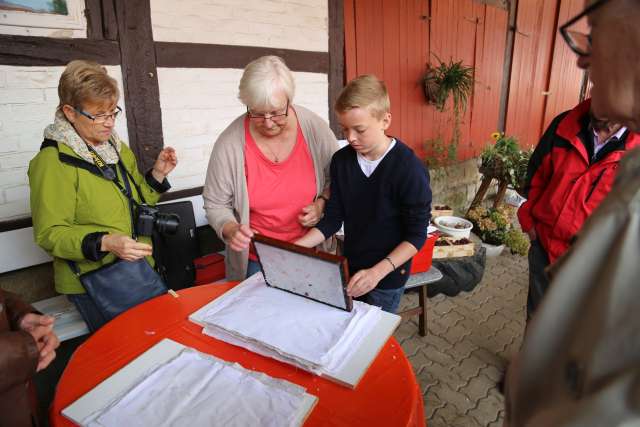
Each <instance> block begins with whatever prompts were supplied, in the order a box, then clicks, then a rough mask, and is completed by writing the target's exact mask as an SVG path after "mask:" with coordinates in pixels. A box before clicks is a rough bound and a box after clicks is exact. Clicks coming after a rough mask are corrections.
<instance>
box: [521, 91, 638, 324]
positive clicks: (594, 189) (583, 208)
mask: <svg viewBox="0 0 640 427" xmlns="http://www.w3.org/2000/svg"><path fill="white" fill-rule="evenodd" d="M590 106H591V100H590V99H587V100H586V101H584V102H582V103H580V104H579V105H577V106H576V107H574V108H573V109H572V110H569V111H566V112H564V113H562V114H560V115H559V116H557V117H556V118H555V119H554V120H553V121H552V122H551V124H550V125H549V127H548V129H547V131H546V132H545V133H544V135H543V136H542V138H541V139H540V143H539V144H538V145H537V146H536V149H535V151H534V152H533V155H532V156H531V159H530V160H529V168H528V171H527V181H526V183H525V188H524V190H525V197H527V201H526V202H525V203H523V204H522V206H520V209H519V210H518V219H519V221H520V225H521V227H522V230H523V231H525V232H526V233H528V234H529V238H530V239H531V248H530V249H529V293H528V295H527V319H530V318H531V316H532V315H533V313H534V311H535V310H536V308H537V307H538V305H539V304H540V302H541V301H542V298H543V297H544V294H545V292H546V290H547V288H548V287H549V280H548V278H547V275H546V273H545V269H546V268H547V267H548V266H549V264H553V263H554V262H555V261H556V260H557V259H558V258H559V257H560V256H561V255H562V254H563V253H564V252H565V251H566V250H567V249H568V248H569V245H570V244H571V240H572V239H573V236H575V234H576V233H577V232H578V231H579V230H580V229H581V228H582V225H583V224H584V222H585V221H586V219H587V218H588V217H589V215H591V213H592V212H593V210H594V209H595V208H597V207H598V205H599V204H600V203H601V202H602V200H603V199H604V198H605V196H606V195H607V194H608V193H609V191H611V187H612V186H613V181H614V179H615V176H616V172H617V170H618V165H619V162H620V159H621V158H622V157H623V156H624V155H625V154H626V153H627V151H629V150H631V149H632V148H635V147H638V146H640V136H639V135H638V134H637V133H633V132H629V131H628V130H627V128H626V127H625V126H623V125H621V124H619V123H616V122H613V121H610V120H606V119H599V118H597V117H596V116H595V115H594V114H593V112H591V111H590Z"/></svg>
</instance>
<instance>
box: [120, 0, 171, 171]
mask: <svg viewBox="0 0 640 427" xmlns="http://www.w3.org/2000/svg"><path fill="white" fill-rule="evenodd" d="M149 1H150V0H139V1H135V2H132V1H127V0H115V3H114V4H115V10H116V18H117V21H118V38H119V40H120V56H121V58H122V80H123V86H124V101H125V105H126V106H127V108H126V112H127V129H128V131H129V145H130V147H131V149H132V150H133V152H134V153H135V155H136V158H137V160H138V168H139V169H140V171H141V172H143V173H144V172H146V171H148V170H149V169H151V167H153V163H154V161H155V159H156V157H157V156H158V153H159V152H160V150H162V147H163V138H162V115H161V113H160V89H159V87H158V73H157V70H156V55H155V49H154V46H153V35H152V32H151V6H150V4H149Z"/></svg>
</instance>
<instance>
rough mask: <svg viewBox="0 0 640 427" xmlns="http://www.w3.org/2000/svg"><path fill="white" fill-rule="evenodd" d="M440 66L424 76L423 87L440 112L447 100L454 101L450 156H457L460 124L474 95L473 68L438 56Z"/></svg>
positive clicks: (432, 68)
mask: <svg viewBox="0 0 640 427" xmlns="http://www.w3.org/2000/svg"><path fill="white" fill-rule="evenodd" d="M436 60H437V61H438V64H437V65H436V66H435V67H431V66H430V65H429V64H427V71H425V73H424V75H423V76H422V87H423V89H424V94H425V97H426V99H427V102H430V103H432V104H433V105H434V106H435V107H436V109H437V110H438V111H440V112H444V111H445V107H446V104H447V100H448V99H449V98H451V99H452V101H453V120H454V123H453V136H452V138H451V143H450V144H449V150H450V151H453V154H451V153H450V156H451V155H453V156H454V157H455V156H457V149H458V142H459V141H460V122H461V120H462V114H463V113H464V111H466V109H467V102H468V101H469V98H470V97H471V94H472V93H473V82H474V78H473V72H474V70H473V67H469V66H466V65H463V64H462V61H458V62H453V60H452V59H450V60H449V63H445V62H443V61H441V60H440V58H438V57H437V56H436Z"/></svg>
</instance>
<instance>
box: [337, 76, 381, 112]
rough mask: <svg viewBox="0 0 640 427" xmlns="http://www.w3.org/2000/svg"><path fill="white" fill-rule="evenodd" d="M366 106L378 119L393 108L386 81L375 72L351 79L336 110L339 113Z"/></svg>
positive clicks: (341, 94)
mask: <svg viewBox="0 0 640 427" xmlns="http://www.w3.org/2000/svg"><path fill="white" fill-rule="evenodd" d="M354 108H364V109H366V110H368V111H369V113H370V114H371V115H372V116H373V117H375V118H376V119H378V120H382V118H383V117H384V115H385V114H386V113H388V112H389V111H390V110H391V101H389V93H388V92H387V87H386V86H385V84H384V82H383V81H382V80H380V79H378V78H377V77H376V76H374V75H373V74H364V75H362V76H358V77H356V78H355V79H353V80H351V81H350V82H349V83H348V84H347V85H346V86H345V88H344V89H342V92H341V93H340V96H339V97H338V100H337V101H336V106H335V110H336V111H337V112H338V113H344V112H345V111H348V110H352V109H354Z"/></svg>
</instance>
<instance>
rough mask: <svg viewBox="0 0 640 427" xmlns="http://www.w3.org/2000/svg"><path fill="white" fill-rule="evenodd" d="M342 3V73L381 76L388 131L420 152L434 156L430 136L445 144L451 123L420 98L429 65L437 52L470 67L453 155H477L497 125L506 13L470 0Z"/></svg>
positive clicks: (360, 0) (448, 115)
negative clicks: (472, 80) (471, 85)
mask: <svg viewBox="0 0 640 427" xmlns="http://www.w3.org/2000/svg"><path fill="white" fill-rule="evenodd" d="M344 4H345V54H346V69H347V79H348V80H350V79H352V78H354V77H356V76H358V75H361V74H367V73H372V74H375V75H376V76H378V77H379V78H381V79H383V80H384V81H385V83H386V85H387V88H388V90H389V94H390V97H391V109H392V117H393V120H392V125H391V129H390V131H389V133H390V134H391V135H394V136H397V137H399V138H400V139H402V140H403V141H404V142H406V143H407V144H408V145H410V146H411V147H412V148H413V149H414V150H415V151H416V152H417V153H418V154H419V155H421V156H424V155H427V156H428V155H432V154H433V151H434V147H433V146H432V145H431V146H430V145H429V143H431V144H433V141H434V140H437V139H440V140H441V141H443V142H444V143H445V145H446V144H447V143H448V141H450V139H451V135H452V127H453V116H452V114H451V112H450V111H449V112H445V113H440V112H437V111H435V109H434V108H433V107H432V106H430V105H428V104H427V103H426V102H425V99H424V95H423V91H422V85H421V77H422V74H423V73H424V71H425V66H426V63H427V62H428V61H429V62H431V63H434V62H435V59H436V57H437V58H440V59H441V60H442V61H447V62H448V61H449V60H450V59H452V60H454V61H460V60H462V61H463V62H464V64H465V65H471V66H474V67H475V69H476V70H475V72H476V85H475V91H474V94H473V97H472V98H471V99H470V100H469V105H468V108H467V112H466V114H465V115H464V117H463V118H462V124H461V129H460V130H461V139H460V143H459V146H458V147H457V150H455V151H457V158H458V159H467V158H469V157H473V156H475V155H477V154H478V152H479V150H480V149H481V147H482V145H483V144H484V142H485V141H487V140H488V138H489V134H490V133H491V132H493V131H495V129H496V126H497V119H498V110H499V100H500V81H501V80H500V77H501V73H502V67H503V61H504V46H505V37H504V35H505V31H506V25H507V12H506V11H505V10H502V9H497V8H494V7H491V6H485V5H483V4H480V3H478V2H475V1H473V0H456V1H451V0H432V1H428V0H345V3H344ZM449 108H450V106H449ZM425 147H426V149H425Z"/></svg>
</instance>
